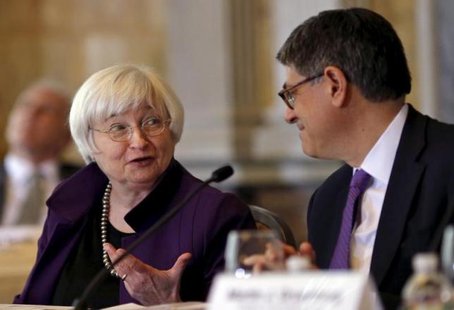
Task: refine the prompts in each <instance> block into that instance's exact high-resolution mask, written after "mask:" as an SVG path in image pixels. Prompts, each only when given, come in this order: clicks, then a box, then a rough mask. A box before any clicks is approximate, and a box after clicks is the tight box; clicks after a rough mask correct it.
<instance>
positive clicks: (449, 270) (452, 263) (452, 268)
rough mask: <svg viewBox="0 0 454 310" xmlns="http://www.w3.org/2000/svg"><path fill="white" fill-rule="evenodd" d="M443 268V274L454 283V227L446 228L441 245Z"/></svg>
mask: <svg viewBox="0 0 454 310" xmlns="http://www.w3.org/2000/svg"><path fill="white" fill-rule="evenodd" d="M441 267H442V269H443V273H444V274H445V275H446V277H448V278H449V280H450V281H451V283H454V226H453V225H448V226H446V228H445V230H444V233H443V240H442V243H441Z"/></svg>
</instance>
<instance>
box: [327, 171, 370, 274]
mask: <svg viewBox="0 0 454 310" xmlns="http://www.w3.org/2000/svg"><path fill="white" fill-rule="evenodd" d="M369 180H370V175H368V174H367V172H365V171H364V170H361V169H359V170H356V172H355V174H354V175H353V178H352V180H351V182H350V190H349V191H348V198H347V204H346V205H345V208H344V213H343V215H342V224H341V229H340V232H339V236H338V237H337V243H336V248H335V249H334V254H333V257H332V258H331V263H330V266H329V268H330V269H348V268H349V267H350V239H351V234H352V229H353V223H354V219H353V216H354V214H355V207H356V205H357V204H358V203H357V200H358V198H359V197H360V196H361V194H362V193H364V191H365V190H366V188H367V186H368V185H369Z"/></svg>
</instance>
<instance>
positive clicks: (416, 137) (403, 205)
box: [371, 106, 427, 285]
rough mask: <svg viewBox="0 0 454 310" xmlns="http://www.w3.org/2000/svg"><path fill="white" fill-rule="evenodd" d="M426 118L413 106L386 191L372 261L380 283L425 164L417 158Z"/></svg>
mask: <svg viewBox="0 0 454 310" xmlns="http://www.w3.org/2000/svg"><path fill="white" fill-rule="evenodd" d="M426 123H427V121H426V119H425V118H423V117H422V115H421V114H419V113H418V112H416V111H415V110H414V109H413V108H412V107H411V106H409V111H408V116H407V120H406V122H405V126H404V129H403V132H402V136H401V141H400V143H399V147H398V149H397V153H396V157H395V160H394V164H393V169H392V172H391V176H390V179H389V183H388V188H387V190H386V194H385V199H384V202H383V208H382V211H381V215H380V221H379V223H378V228H377V237H376V240H375V245H374V250H373V254H372V261H371V273H372V275H373V276H374V278H375V281H376V283H377V285H380V283H381V281H382V280H383V278H384V275H385V274H386V272H387V270H388V268H389V266H390V265H391V262H392V260H393V258H394V256H395V254H396V251H397V250H398V247H399V244H400V242H401V239H402V234H403V231H404V228H405V222H406V219H407V215H408V211H409V210H410V207H411V204H412V201H413V197H414V195H415V192H416V190H417V188H418V183H419V181H420V178H421V176H422V173H423V171H424V168H425V166H424V165H422V164H420V163H418V161H417V159H418V157H419V155H420V153H421V151H422V150H423V148H424V145H425V130H426Z"/></svg>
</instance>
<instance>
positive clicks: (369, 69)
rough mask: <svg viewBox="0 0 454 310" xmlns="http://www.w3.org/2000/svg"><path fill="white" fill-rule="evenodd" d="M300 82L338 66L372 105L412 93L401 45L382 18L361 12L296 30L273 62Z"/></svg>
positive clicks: (314, 20) (322, 18) (328, 14)
mask: <svg viewBox="0 0 454 310" xmlns="http://www.w3.org/2000/svg"><path fill="white" fill-rule="evenodd" d="M276 58H277V59H278V60H279V61H280V62H281V63H282V64H283V65H286V66H293V67H294V68H295V69H296V70H297V72H298V73H299V74H301V75H303V76H306V77H308V76H314V75H316V74H319V73H322V72H323V69H324V68H325V67H327V66H336V67H338V68H339V69H341V70H342V71H343V73H344V74H345V76H346V78H347V80H348V81H349V82H351V83H353V84H354V85H356V86H357V87H358V88H359V89H360V91H361V93H362V94H363V95H364V96H365V97H366V98H367V99H369V100H371V101H377V102H378V101H384V100H387V99H397V98H399V97H401V96H403V95H405V94H408V93H409V92H410V90H411V76H410V70H409V69H408V65H407V59H406V57H405V52H404V48H403V46H402V42H401V41H400V39H399V37H398V36H397V33H396V31H395V30H394V29H393V27H392V25H391V24H390V23H389V22H388V21H387V20H386V19H385V18H383V17H382V16H381V15H379V14H377V13H375V12H373V11H370V10H367V9H363V8H350V9H341V10H329V11H324V12H321V13H320V14H318V15H317V16H313V17H311V18H310V19H308V20H307V21H305V22H304V23H302V24H301V25H299V26H298V27H297V28H296V29H295V30H294V31H293V32H292V33H291V34H290V36H289V37H288V39H287V40H286V42H285V43H284V45H283V46H282V47H281V49H280V50H279V52H278V54H277V57H276Z"/></svg>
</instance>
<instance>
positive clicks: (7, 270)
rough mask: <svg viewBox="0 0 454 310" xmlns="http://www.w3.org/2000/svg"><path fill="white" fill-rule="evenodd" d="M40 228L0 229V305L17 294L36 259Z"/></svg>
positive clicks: (17, 227)
mask: <svg viewBox="0 0 454 310" xmlns="http://www.w3.org/2000/svg"><path fill="white" fill-rule="evenodd" d="M40 230H41V229H40V228H39V227H36V226H16V227H0V304H8V303H11V302H12V300H13V298H14V296H15V295H17V294H19V293H20V292H21V290H22V288H23V286H24V283H25V280H26V279H27V276H28V274H29V272H30V269H31V268H32V266H33V263H34V261H35V257H36V247H37V239H38V236H39V234H40Z"/></svg>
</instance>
